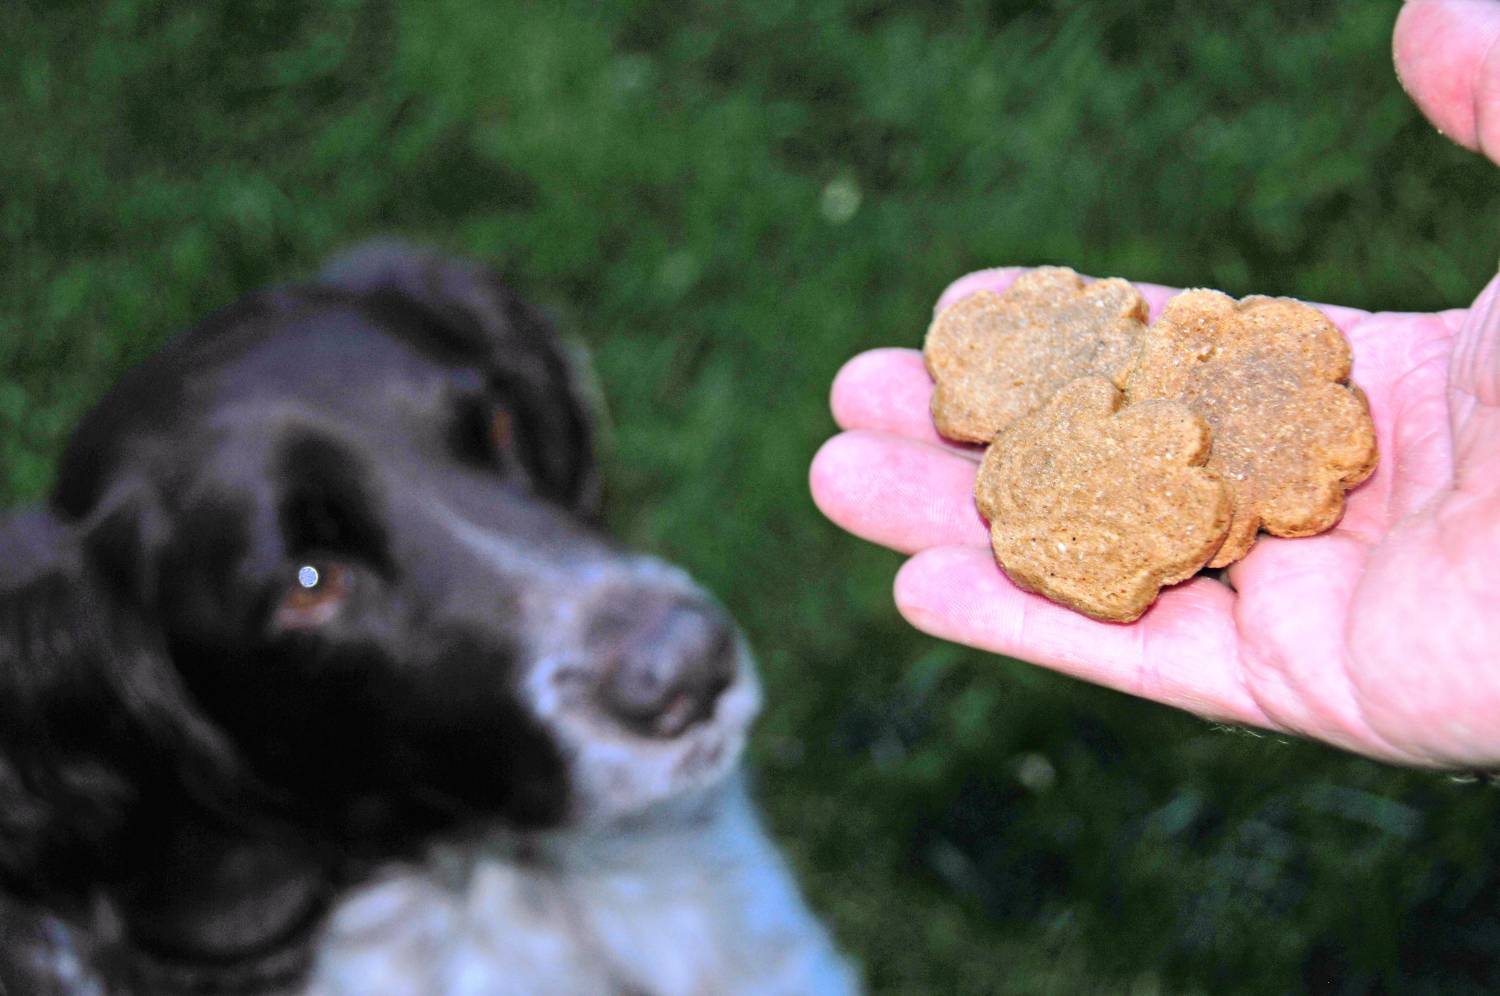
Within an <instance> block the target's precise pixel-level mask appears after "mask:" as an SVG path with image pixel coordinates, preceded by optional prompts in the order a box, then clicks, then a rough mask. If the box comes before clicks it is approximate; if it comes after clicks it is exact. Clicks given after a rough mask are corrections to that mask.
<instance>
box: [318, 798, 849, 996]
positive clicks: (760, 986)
mask: <svg viewBox="0 0 1500 996" xmlns="http://www.w3.org/2000/svg"><path fill="white" fill-rule="evenodd" d="M855 989H856V985H855V981H854V975H853V973H852V972H851V971H850V969H849V967H848V966H847V965H846V964H845V963H844V962H843V960H842V959H841V958H840V957H839V956H838V954H837V953H836V952H835V950H834V948H833V946H832V944H831V943H830V941H829V938H828V936H827V934H826V933H825V932H824V930H823V928H822V926H821V925H819V924H818V923H817V921H816V920H815V919H814V918H813V917H812V915H811V914H810V913H809V912H808V910H807V908H806V907H805V906H804V905H803V903H802V900H801V897H800V896H799V895H798V893H797V889H796V887H795V885H794V884H793V881H792V879H791V876H790V875H789V874H788V872H787V870H786V868H785V866H784V865H783V864H782V861H781V858H780V856H779V855H778V854H777V853H776V851H775V850H774V848H773V847H772V846H771V844H770V842H769V841H768V840H767V839H766V837H765V836H764V834H763V832H762V831H761V829H760V828H759V827H758V826H757V825H756V823H755V818H754V816H753V814H752V813H751V811H750V808H749V806H748V803H747V802H746V801H745V799H744V796H743V793H742V791H741V790H740V789H739V788H738V787H737V786H732V787H730V788H728V790H727V791H726V792H725V794H724V795H721V796H719V797H718V798H717V800H716V801H715V803H714V805H712V806H710V807H708V808H707V809H706V810H703V811H701V812H697V813H692V814H686V815H684V814H681V813H679V814H674V816H673V817H672V818H671V819H669V820H668V821H667V822H665V823H663V824H650V825H642V826H638V827H633V828H628V829H625V830H619V829H616V830H611V831H609V832H607V833H605V832H598V833H582V832H570V833H567V834H565V835H557V836H554V837H549V838H545V839H542V840H538V841H536V842H534V846H516V843H515V842H514V841H513V840H506V839H504V838H500V839H495V840H491V841H488V842H486V843H483V844H478V845H468V846H465V847H462V848H460V847H456V846H452V845H450V846H447V847H444V848H441V849H439V850H437V851H435V852H434V853H433V855H432V856H431V859H430V860H429V862H428V863H427V864H425V865H422V866H415V867H414V866H403V867H401V868H400V869H394V870H392V872H391V873H390V874H389V875H388V876H386V877H384V878H383V879H382V880H380V881H378V882H376V883H374V884H371V885H368V886H365V887H363V888H361V889H359V890H358V891H356V892H355V893H354V894H353V895H351V896H349V897H347V898H346V899H345V900H344V901H342V902H341V903H340V904H339V906H338V907H337V908H336V910H335V911H334V914H333V916H332V917H331V919H330V921H329V924H328V927H327V930H326V932H325V935H324V938H323V941H322V943H321V944H320V946H319V953H318V960H317V965H316V967H315V971H314V977H313V983H312V986H311V988H310V994H311V996H348V994H354V993H359V994H377V996H408V994H410V996H418V994H420V996H431V994H453V996H479V994H486V996H488V994H497V996H498V994H517V996H519V994H523V993H524V994H535V993H549V994H550V993H558V994H573V993H577V994H590V996H592V994H604V993H644V994H650V996H699V994H704V996H706V994H718V993H743V994H752V993H753V994H760V993H765V994H801V993H816V994H823V993H828V994H841V993H848V992H853V991H855Z"/></svg>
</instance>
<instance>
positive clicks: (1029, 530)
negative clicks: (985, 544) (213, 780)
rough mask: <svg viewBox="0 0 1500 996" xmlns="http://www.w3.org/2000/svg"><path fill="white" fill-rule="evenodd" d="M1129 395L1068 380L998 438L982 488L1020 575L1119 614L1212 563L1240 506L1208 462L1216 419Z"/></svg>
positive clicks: (994, 539)
mask: <svg viewBox="0 0 1500 996" xmlns="http://www.w3.org/2000/svg"><path fill="white" fill-rule="evenodd" d="M1122 400H1123V398H1122V395H1121V393H1120V390H1119V389H1118V388H1116V387H1115V386H1114V384H1112V383H1110V382H1109V381H1108V380H1105V379H1104V378H1102V377H1087V378H1084V379H1081V380H1076V381H1074V382H1072V383H1070V384H1068V385H1067V386H1065V387H1064V388H1063V389H1062V390H1061V391H1059V392H1057V394H1056V395H1055V396H1054V397H1053V398H1052V400H1051V401H1050V402H1048V403H1047V404H1046V405H1045V406H1043V407H1042V408H1040V409H1039V410H1037V411H1035V412H1033V413H1032V414H1030V415H1027V416H1026V417H1024V418H1022V419H1020V420H1018V421H1017V422H1016V423H1015V424H1013V425H1012V426H1011V427H1010V428H1009V429H1007V430H1006V431H1005V432H1003V433H1001V434H1000V436H999V437H997V438H996V439H995V442H994V443H993V444H992V445H991V446H990V448H989V450H988V451H987V452H986V453H985V455H984V461H983V463H982V464H981V465H980V468H979V478H978V480H977V481H976V483H975V489H974V497H975V499H976V501H977V502H978V504H979V511H980V512H981V513H982V514H983V515H984V517H985V518H986V519H988V520H989V523H990V541H991V544H992V545H993V546H994V549H995V559H996V560H997V561H999V563H1000V566H1001V568H1003V569H1004V571H1005V573H1006V574H1007V575H1008V576H1009V577H1010V579H1011V580H1012V581H1014V582H1015V583H1016V584H1017V585H1019V586H1020V587H1022V588H1025V589H1027V590H1028V591H1034V592H1037V593H1038V594H1041V595H1045V596H1046V597H1048V598H1050V599H1052V600H1053V601H1054V602H1060V603H1062V604H1063V605H1067V606H1069V607H1071V608H1074V609H1077V610H1078V611H1079V612H1083V613H1085V614H1087V615H1090V616H1093V617H1094V618H1095V619H1104V620H1110V621H1114V622H1129V621H1130V620H1132V619H1135V618H1136V617H1137V616H1139V615H1140V614H1141V613H1142V612H1145V611H1146V608H1147V606H1149V605H1150V604H1151V603H1152V601H1154V600H1155V598H1156V594H1157V592H1158V591H1159V590H1160V589H1161V588H1162V587H1163V586H1165V585H1169V584H1175V583H1177V582H1178V581H1182V580H1184V579H1186V578H1188V577H1191V576H1192V575H1193V574H1194V573H1196V572H1197V571H1198V570H1199V569H1200V568H1202V567H1203V565H1204V564H1205V563H1206V562H1207V561H1208V559H1209V558H1210V557H1212V556H1213V554H1214V551H1215V550H1217V549H1218V548H1219V544H1220V543H1221V542H1222V541H1223V539H1224V535H1225V533H1226V532H1227V531H1228V529H1229V520H1230V509H1231V504H1230V498H1229V490H1228V488H1226V487H1225V485H1224V483H1223V482H1222V481H1220V480H1219V479H1218V477H1217V476H1216V475H1215V474H1213V473H1212V472H1211V471H1208V470H1206V469H1204V467H1203V463H1204V461H1206V460H1207V459H1208V454H1209V447H1210V437H1209V429H1208V425H1207V423H1205V422H1204V420H1203V419H1201V418H1199V417H1198V416H1196V415H1194V414H1193V413H1192V412H1191V411H1189V410H1188V408H1187V407H1186V406H1185V405H1182V404H1178V403H1176V402H1171V401H1148V402H1143V403H1141V404H1138V405H1129V406H1126V407H1124V408H1122V407H1120V405H1121V401H1122Z"/></svg>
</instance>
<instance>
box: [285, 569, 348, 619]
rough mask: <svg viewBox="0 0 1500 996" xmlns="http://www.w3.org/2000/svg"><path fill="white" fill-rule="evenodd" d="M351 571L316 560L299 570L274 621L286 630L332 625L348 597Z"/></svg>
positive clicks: (288, 587)
mask: <svg viewBox="0 0 1500 996" xmlns="http://www.w3.org/2000/svg"><path fill="white" fill-rule="evenodd" d="M349 587H350V577H349V569H348V568H346V567H344V566H343V565H341V564H335V563H332V562H328V561H315V562H309V563H305V564H302V565H301V566H300V567H298V568H297V574H296V577H295V578H294V579H293V580H292V582H291V584H290V585H288V586H287V589H286V592H285V593H284V594H283V595H282V596H281V602H280V604H279V605H277V606H276V612H275V622H276V625H277V626H278V627H280V628H283V629H309V628H311V627H315V626H321V625H323V624H324V623H327V622H330V621H332V620H333V618H334V617H335V616H337V615H338V613H339V609H341V608H342V607H343V605H344V602H345V601H346V600H347V599H348V597H349Z"/></svg>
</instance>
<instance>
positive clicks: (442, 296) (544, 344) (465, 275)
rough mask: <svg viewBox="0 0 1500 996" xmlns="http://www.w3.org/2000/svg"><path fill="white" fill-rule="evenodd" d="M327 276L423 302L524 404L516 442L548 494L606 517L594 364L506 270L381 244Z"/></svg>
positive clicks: (350, 286) (457, 343)
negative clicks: (510, 281)
mask: <svg viewBox="0 0 1500 996" xmlns="http://www.w3.org/2000/svg"><path fill="white" fill-rule="evenodd" d="M319 279H320V281H321V282H322V283H323V284H325V285H327V286H332V287H337V288H339V289H342V290H345V291H348V292H350V293H354V294H359V295H369V296H372V297H381V296H391V297H396V298H399V299H401V300H403V301H405V302H406V303H408V304H410V305H415V306H417V307H419V308H420V309H422V310H423V311H424V312H426V313H427V314H428V315H430V316H431V317H432V318H433V319H434V321H435V323H436V325H437V326H438V328H437V331H438V332H439V334H440V335H441V336H443V337H444V339H445V341H446V342H447V343H448V344H449V345H450V346H451V347H452V348H453V350H454V351H455V353H456V354H457V355H460V356H473V355H479V356H483V357H485V358H486V365H487V367H488V372H489V374H490V376H491V378H492V379H493V380H494V381H495V383H496V386H497V387H498V388H499V389H500V390H502V391H504V392H505V393H506V395H507V396H508V397H510V398H511V399H512V400H513V401H514V402H515V403H516V405H517V406H518V408H519V409H520V410H519V411H517V412H516V413H515V414H516V415H517V416H518V418H517V423H518V424H517V425H516V432H517V436H518V438H517V439H516V442H517V444H518V445H519V447H520V450H521V456H522V459H523V460H524V461H525V462H526V463H527V466H528V469H529V470H530V471H531V472H532V473H533V474H534V475H535V476H536V478H537V480H538V483H539V486H540V488H541V490H542V491H543V492H544V493H545V494H546V495H547V497H549V498H551V499H553V500H554V501H558V502H560V503H562V504H564V505H566V506H568V507H569V508H571V509H572V510H574V511H575V512H577V513H579V514H581V515H583V516H584V517H585V518H590V519H594V518H597V517H598V515H599V506H600V485H599V474H598V468H597V464H596V453H595V446H596V442H597V435H598V413H597V411H596V407H597V406H596V404H595V402H594V398H593V392H592V391H590V390H589V389H588V384H589V382H588V380H587V377H588V372H587V370H586V369H584V367H585V364H584V363H583V362H582V360H581V357H580V356H576V355H570V352H569V351H568V350H567V349H566V348H565V346H564V344H563V343H562V341H561V340H560V339H559V338H558V336H557V335H556V333H555V332H554V331H553V329H552V326H551V324H550V323H549V322H548V321H547V319H546V318H545V317H544V316H543V315H542V314H541V312H539V311H537V310H536V309H535V308H533V307H531V306H530V305H528V304H527V303H526V302H524V301H523V300H521V298H520V297H519V296H517V295H516V293H515V292H514V291H512V290H511V289H510V288H509V287H508V286H507V285H506V284H505V283H504V282H503V281H502V280H501V279H500V277H499V276H498V275H497V274H495V273H494V272H492V271H491V270H489V269H486V268H485V267H483V266H480V265H478V264H476V263H472V262H469V261H467V260H462V259H456V258H453V257H448V256H444V255H441V254H439V253H436V252H432V251H428V250H424V249H419V248H415V247H412V246H409V245H406V244H403V243H400V242H393V241H377V242H371V243H367V244H365V245H362V246H359V247H357V248H355V249H352V250H350V251H348V252H346V253H344V254H342V255H340V256H337V257H335V258H334V259H333V260H331V261H330V262H329V263H328V265H327V266H326V267H325V268H324V270H323V273H322V274H321V276H320V278H319Z"/></svg>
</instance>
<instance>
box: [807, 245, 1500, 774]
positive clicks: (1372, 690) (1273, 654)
mask: <svg viewBox="0 0 1500 996" xmlns="http://www.w3.org/2000/svg"><path fill="white" fill-rule="evenodd" d="M1020 272H1021V271H1020V270H1015V269H1007V270H990V271H984V272H981V273H977V274H971V275H970V276H968V277H965V278H964V279H962V280H960V281H959V282H958V283H956V284H954V285H953V286H952V287H950V288H949V289H948V291H947V292H946V293H945V294H944V297H943V299H942V300H941V301H940V302H939V303H940V306H941V305H946V304H947V303H949V302H951V301H953V300H956V299H958V298H960V297H962V296H964V295H966V294H969V293H972V292H974V291H975V290H979V289H982V288H988V289H1001V288H1003V287H1005V286H1007V285H1009V284H1010V282H1011V281H1013V280H1014V279H1015V277H1016V276H1017V275H1018V274H1019V273H1020ZM1141 291H1142V293H1143V294H1145V295H1146V297H1147V299H1148V300H1149V301H1150V302H1151V305H1152V312H1153V316H1154V315H1155V314H1156V313H1157V312H1159V311H1160V309H1161V307H1162V305H1163V304H1164V303H1165V301H1166V299H1167V298H1168V297H1170V296H1171V294H1172V293H1173V292H1172V291H1170V290H1168V289H1166V288H1161V287H1152V286H1146V285H1142V286H1141ZM1323 310H1324V311H1325V312H1326V313H1327V314H1328V316H1329V317H1330V318H1331V319H1332V320H1333V321H1334V322H1335V323H1336V324H1337V325H1338V326H1339V327H1340V328H1341V329H1343V331H1344V333H1345V335H1346V336H1347V337H1348V338H1349V341H1350V343H1351V345H1352V346H1353V350H1354V374H1353V378H1354V380H1355V381H1356V382H1357V383H1358V384H1359V385H1360V387H1362V388H1363V389H1364V390H1365V392H1366V393H1367V394H1368V395H1369V399H1370V410H1371V414H1372V416H1373V418H1374V420H1375V427H1376V433H1377V437H1378V439H1379V444H1380V466H1379V468H1378V469H1377V470H1376V472H1375V474H1374V476H1373V477H1371V478H1370V480H1368V481H1366V482H1365V483H1364V484H1363V485H1361V486H1360V487H1359V488H1357V489H1356V490H1354V491H1353V492H1351V493H1350V494H1349V496H1348V506H1347V510H1346V512H1345V515H1344V518H1343V520H1342V521H1341V522H1340V523H1339V525H1338V526H1337V527H1336V528H1335V529H1333V530H1331V531H1330V532H1327V533H1325V534H1323V535H1321V536H1317V537H1313V538H1309V539H1297V540H1284V539H1276V538H1274V537H1270V536H1264V535H1263V536H1262V537H1261V539H1260V541H1259V542H1258V543H1257V544H1256V546H1255V549H1254V550H1253V551H1252V552H1251V553H1250V555H1249V556H1247V557H1246V558H1245V559H1244V560H1242V561H1240V562H1239V563H1237V564H1235V565H1234V566H1233V567H1231V568H1230V569H1229V570H1228V572H1227V576H1226V577H1225V579H1224V581H1220V580H1215V579H1213V578H1210V577H1206V576H1200V577H1198V578H1195V579H1193V580H1191V581H1188V582H1186V583H1184V584H1181V585H1178V586H1176V587H1174V588H1171V589H1168V590H1166V591H1163V592H1162V595H1161V598H1160V599H1159V600H1158V601H1157V603H1156V605H1155V606H1153V607H1152V608H1151V609H1150V610H1149V611H1148V612H1147V613H1146V615H1145V616H1143V617H1142V618H1141V619H1140V620H1138V621H1137V622H1135V623H1132V624H1129V625H1118V624H1111V623H1101V622H1095V621H1093V620H1091V619H1088V618H1086V617H1084V616H1081V615H1078V614H1077V613H1074V612H1072V611H1070V610H1068V609H1065V608H1062V607H1060V606H1058V605H1054V604H1052V603H1050V602H1048V601H1046V600H1045V599H1042V598H1040V597H1039V596H1036V595H1032V594H1029V593H1027V592H1023V591H1021V590H1019V589H1018V588H1016V587H1015V586H1014V585H1013V584H1011V583H1010V581H1009V580H1008V579H1007V578H1006V577H1005V575H1004V574H1003V573H1002V572H1001V571H1000V570H999V568H998V567H996V565H995V562H994V559H993V557H992V555H991V553H990V550H989V543H988V532H987V529H986V526H985V524H984V521H983V520H982V519H981V518H980V516H979V514H978V512H977V510H976V509H975V506H974V500H973V487H974V474H975V471H976V469H977V467H978V459H979V456H980V453H979V451H978V450H975V449H969V448H965V447H961V446H956V445H952V444H950V443H947V442H945V441H944V440H942V439H941V438H940V437H938V436H937V434H936V433H935V431H934V429H933V427H932V420H931V418H930V416H929V414H928V407H927V406H928V400H929V397H930V395H931V390H932V385H931V381H930V379H929V378H928V376H927V373H926V371H925V370H924V369H923V366H922V360H921V355H920V354H919V353H917V352H916V351H914V350H900V349H882V350H875V351H872V352H869V353H865V354H862V355H860V356H857V357H855V358H854V359H853V360H851V361H850V362H849V363H848V364H847V365H846V366H845V367H844V369H843V370H842V371H841V372H840V373H839V375H838V378H837V379H836V380H835V382H834V386H833V395H832V404H833V413H834V418H835V420H836V421H837V422H838V424H839V426H840V427H841V428H842V429H844V430H845V431H844V432H843V433H842V434H840V435H838V436H836V437H835V438H834V439H832V440H830V441H829V442H828V443H827V444H825V445H824V447H823V449H822V450H821V451H820V452H819V453H818V456H817V457H816V459H815V460H814V462H813V467H812V476H811V483H812V489H813V496H814V498H815V499H816V501H817V503H818V506H819V507H820V508H821V509H822V510H823V511H824V513H825V514H826V515H828V517H829V518H830V519H832V520H833V521H834V522H835V523H837V524H838V525H840V526H842V527H843V528H845V529H847V530H849V531H850V532H852V533H854V534H856V535H858V536H862V537H864V538H866V539H869V540H872V541H874V542H876V543H880V544H882V545H884V546H888V547H891V548H892V549H895V550H899V551H901V552H903V553H909V554H913V556H912V557H911V559H910V560H908V561H907V562H906V564H905V565H904V566H903V567H902V569H901V571H900V573H899V574H898V575H897V578H896V586H895V595H896V604H897V606H898V607H899V608H900V610H901V612H902V614H903V615H905V616H906V618H907V619H908V620H910V621H911V622H912V624H913V625H915V626H917V627H918V628H920V629H923V630H925V631H927V632H929V633H932V634H934V635H936V636H941V637H945V638H947V639H951V640H956V641H958V642H961V643H966V644H969V645H971V646H975V647H979V648H981V649H985V650H990V651H994V652H996V653H1003V654H1008V655H1011V656H1014V657H1018V658H1022V659H1024V660H1028V661H1032V662H1035V663H1038V664H1042V665H1045V666H1048V667H1051V668H1055V669H1057V670H1059V671H1063V672H1065V673H1068V674H1072V675H1075V676H1078V677H1081V678H1085V679H1087V680H1090V681H1094V682H1097V683H1099V684H1104V685H1108V686H1111V687H1114V688H1118V689H1121V690H1124V691H1127V692H1131V693H1133V694H1136V695H1141V696H1145V697H1147V698H1151V699H1155V700H1158V701H1161V702H1165V703H1168V704H1171V705H1175V706H1179V707H1182V708H1185V709H1189V710H1191V711H1193V712H1195V713H1198V714H1200V715H1203V716H1206V717H1211V718H1213V719H1217V720H1223V721H1228V722H1235V723H1245V724H1251V725H1255V726H1261V727H1265V728H1269V729H1275V730H1286V731H1290V732H1295V733H1299V734H1302V735H1305V736H1310V737H1315V738H1318V739H1321V740H1325V741H1328V742H1330V743H1334V744H1337V745H1340V746H1343V747H1347V748H1349V749H1352V750H1357V751H1359V752H1360V753H1364V754H1369V755H1371V756H1375V757H1381V758H1385V759H1387V760H1392V761H1400V762H1405V763H1411V764H1428V765H1444V766H1448V765H1460V766H1484V765H1492V764H1495V763H1497V762H1500V722H1497V717H1500V598H1497V593H1500V279H1497V280H1496V281H1495V282H1493V283H1491V285H1490V286H1489V287H1488V288H1487V289H1486V290H1485V291H1484V293H1482V294H1481V295H1480V297H1479V299H1478V300H1477V301H1475V303H1474V306H1473V307H1472V308H1470V309H1467V310H1456V311H1451V312H1445V313H1441V314H1370V313H1367V312H1363V311H1357V310H1354V309H1349V308H1339V307H1327V306H1325V307H1324V308H1323Z"/></svg>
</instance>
